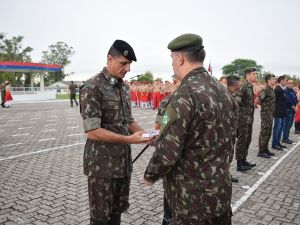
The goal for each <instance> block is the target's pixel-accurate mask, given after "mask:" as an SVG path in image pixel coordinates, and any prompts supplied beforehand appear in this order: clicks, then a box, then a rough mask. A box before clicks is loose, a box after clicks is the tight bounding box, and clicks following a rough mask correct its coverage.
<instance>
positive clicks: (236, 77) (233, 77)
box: [226, 75, 240, 80]
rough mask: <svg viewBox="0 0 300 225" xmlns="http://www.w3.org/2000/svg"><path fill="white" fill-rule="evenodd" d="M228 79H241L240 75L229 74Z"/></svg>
mask: <svg viewBox="0 0 300 225" xmlns="http://www.w3.org/2000/svg"><path fill="white" fill-rule="evenodd" d="M226 79H236V80H240V77H239V76H236V75H229V76H227V77H226Z"/></svg>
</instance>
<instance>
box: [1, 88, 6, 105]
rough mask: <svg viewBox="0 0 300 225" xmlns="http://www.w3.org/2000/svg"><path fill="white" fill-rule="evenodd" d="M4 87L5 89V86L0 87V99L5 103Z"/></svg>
mask: <svg viewBox="0 0 300 225" xmlns="http://www.w3.org/2000/svg"><path fill="white" fill-rule="evenodd" d="M5 87H6V84H4V85H3V86H2V85H1V98H2V102H5V96H6V91H5ZM3 89H4V91H3Z"/></svg>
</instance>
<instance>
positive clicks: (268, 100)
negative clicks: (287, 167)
mask: <svg viewBox="0 0 300 225" xmlns="http://www.w3.org/2000/svg"><path fill="white" fill-rule="evenodd" d="M265 81H266V84H267V86H266V87H264V88H263V89H262V90H261V92H260V94H259V95H258V97H257V98H256V103H257V104H259V105H261V111H260V118H261V127H260V134H259V141H258V146H259V152H258V155H257V156H259V157H263V158H270V156H274V155H275V154H274V153H272V152H270V150H269V149H268V143H269V140H270V137H271V133H272V127H273V113H274V111H275V106H276V97H275V93H274V90H273V87H274V86H275V83H276V78H275V75H274V74H267V75H266V77H265Z"/></svg>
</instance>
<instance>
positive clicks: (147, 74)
mask: <svg viewBox="0 0 300 225" xmlns="http://www.w3.org/2000/svg"><path fill="white" fill-rule="evenodd" d="M139 81H147V82H151V83H153V82H154V77H153V74H152V72H151V71H150V70H148V71H146V72H145V74H141V76H140V77H139Z"/></svg>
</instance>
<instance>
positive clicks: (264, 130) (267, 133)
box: [258, 113, 273, 152]
mask: <svg viewBox="0 0 300 225" xmlns="http://www.w3.org/2000/svg"><path fill="white" fill-rule="evenodd" d="M272 127H273V115H266V113H264V114H262V113H261V127H260V134H259V140H258V145H259V151H260V152H263V151H264V150H265V149H268V144H269V140H270V138H271V134H272Z"/></svg>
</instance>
